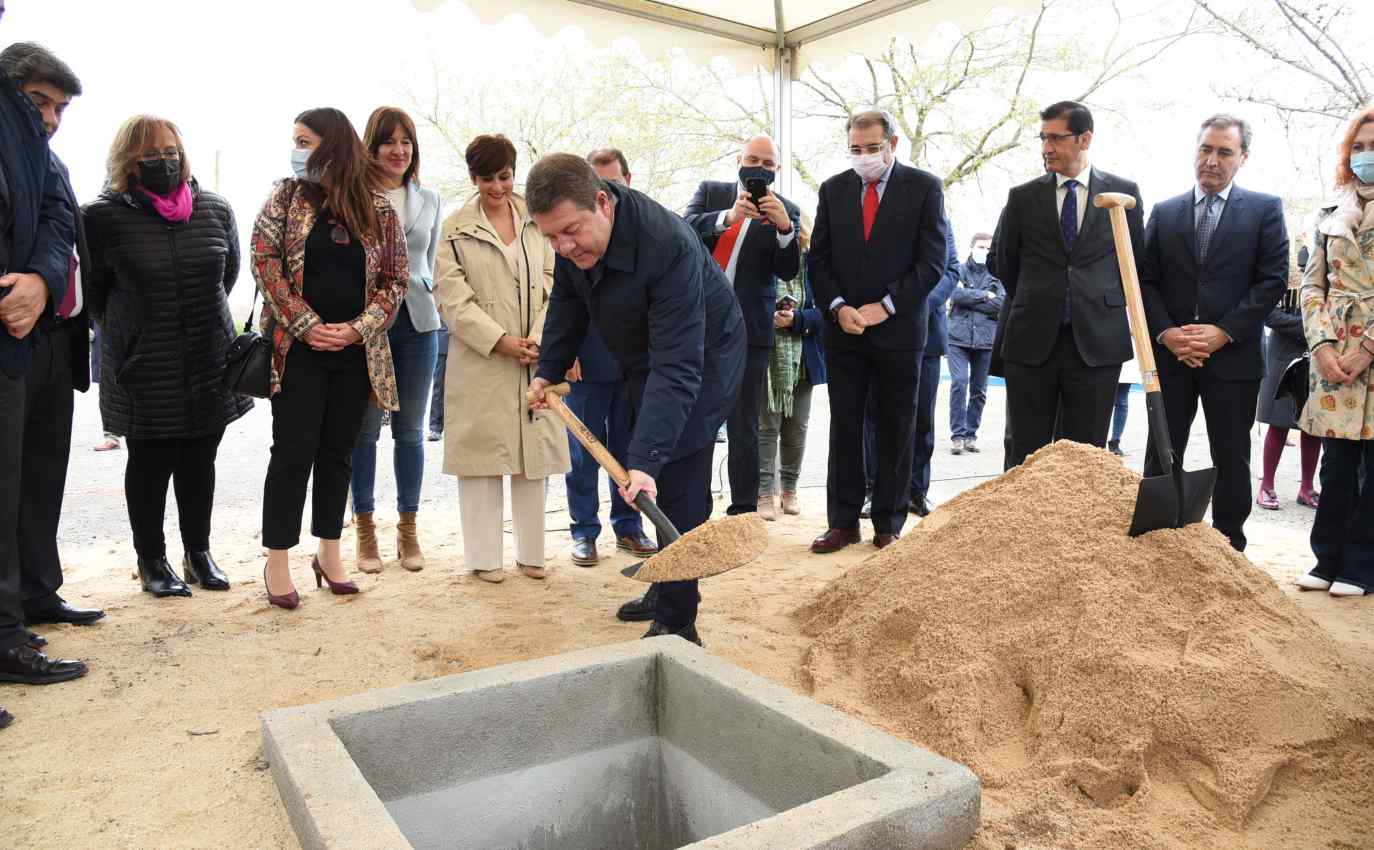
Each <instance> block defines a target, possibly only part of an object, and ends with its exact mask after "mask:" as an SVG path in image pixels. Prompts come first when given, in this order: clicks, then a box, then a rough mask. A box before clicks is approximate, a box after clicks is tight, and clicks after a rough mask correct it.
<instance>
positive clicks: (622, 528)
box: [563, 148, 658, 619]
mask: <svg viewBox="0 0 1374 850" xmlns="http://www.w3.org/2000/svg"><path fill="white" fill-rule="evenodd" d="M587 162H590V163H591V165H592V168H593V169H595V170H596V173H597V175H598V176H599V177H601V179H603V180H610V181H611V182H613V183H619V184H620V185H622V186H629V185H630V180H631V175H630V166H629V163H628V162H626V161H625V155H624V154H623V153H621V152H620V151H618V150H616V149H615V148H601V149H599V150H594V151H592V152H591V153H589V154H587ZM567 378H568V380H569V381H572V382H573V384H572V392H571V393H569V394H568V398H567V404H568V409H569V410H571V411H572V412H573V413H575V414H577V418H578V419H581V420H582V421H583V423H585V424H586V426H587V428H588V430H590V431H591V432H592V435H593V436H594V437H596V438H597V439H598V440H600V441H601V442H602V443H603V444H604V445H605V446H606V448H607V449H609V450H610V452H611V454H612V455H613V456H614V457H615V459H616V460H618V461H620V462H621V463H622V464H623V463H624V462H625V451H626V449H627V448H629V445H630V395H629V390H628V389H626V386H625V379H624V378H622V377H621V375H620V366H619V364H617V363H616V362H615V357H614V356H612V355H611V352H610V349H608V348H606V343H604V342H602V340H601V335H600V334H598V333H597V332H596V328H594V327H591V326H588V328H587V338H586V340H584V341H583V343H582V349H581V350H580V351H578V353H577V359H576V360H575V361H573V367H572V368H571V369H569V370H568V375H567ZM568 447H569V452H568V453H569V455H570V456H571V458H572V468H571V469H570V470H569V471H568V473H567V475H564V476H563V481H564V484H565V485H566V487H567V490H568V515H569V517H570V518H571V519H572V526H571V531H572V538H573V547H572V553H571V558H572V562H573V563H574V564H577V565H578V566H579V567H590V566H594V565H595V564H596V563H597V561H599V560H600V555H599V554H598V553H597V551H596V538H597V537H598V536H600V534H601V520H600V518H599V517H598V516H597V513H598V511H599V510H600V499H599V498H598V497H597V482H598V481H599V480H600V476H599V471H600V469H601V466H600V465H599V464H598V463H597V462H596V458H594V457H592V456H591V453H590V452H588V451H587V450H586V449H584V448H582V444H581V443H579V442H577V440H575V439H573V436H572V435H571V434H569V435H568ZM610 485H611V486H610V489H611V529H612V530H613V531H614V532H615V543H616V548H617V549H619V550H621V551H622V552H628V553H630V554H631V555H634V556H635V557H637V558H647V557H649V556H650V555H652V554H654V553H655V552H657V551H658V546H656V545H654V542H653V541H652V540H650V539H649V538H648V537H646V536H645V534H644V525H643V521H642V519H641V518H640V516H639V513H638V512H637V511H636V510H635V509H634V508H632V507H630V506H629V505H627V504H625V500H624V499H622V498H620V491H619V490H618V489H617V488H616V486H615V482H614V481H611V482H610ZM648 616H649V612H644V613H643V614H641V615H640V616H639V617H638V619H647V618H648Z"/></svg>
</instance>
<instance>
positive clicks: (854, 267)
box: [807, 110, 948, 554]
mask: <svg viewBox="0 0 1374 850" xmlns="http://www.w3.org/2000/svg"><path fill="white" fill-rule="evenodd" d="M845 134H846V135H847V137H848V141H849V156H850V162H851V164H852V168H850V169H847V170H845V171H843V172H841V173H840V174H837V175H835V176H833V177H831V178H830V179H828V180H826V181H825V182H824V183H823V184H821V190H820V198H819V202H818V205H817V208H816V228H815V231H814V232H813V233H812V236H811V250H810V251H809V252H808V254H807V260H808V263H809V265H808V268H809V270H810V272H811V284H812V288H813V289H814V291H815V294H816V305H817V306H818V307H821V308H822V309H824V310H826V311H827V313H828V315H829V319H830V320H829V323H828V325H827V329H826V335H825V349H826V350H825V366H826V370H827V372H828V373H829V396H830V459H829V467H828V469H827V473H826V518H827V522H828V525H829V527H828V528H827V530H826V532H825V533H824V534H822V535H821V536H820V537H818V538H816V539H815V540H814V541H812V543H811V551H812V552H816V553H818V554H824V553H827V552H836V551H838V550H840V549H843V548H844V547H846V546H849V545H850V544H853V543H858V542H859V541H860V540H861V539H862V536H861V534H860V531H859V514H860V511H861V510H862V508H863V503H864V452H863V445H864V438H863V430H864V409H865V402H866V401H867V399H868V394H869V390H870V388H872V389H873V390H874V392H875V395H876V404H877V410H876V414H877V415H876V417H875V425H876V427H875V435H874V436H875V440H874V456H875V457H874V466H875V467H876V469H875V470H874V484H873V504H872V522H873V531H874V537H873V545H874V546H876V547H878V548H879V549H882V548H884V547H886V546H888V545H890V544H891V543H892V542H894V541H895V540H896V539H897V538H898V536H899V535H900V534H901V531H902V526H903V524H904V523H905V521H906V516H907V506H908V500H909V489H908V488H909V486H910V483H911V467H912V451H913V442H914V434H915V431H914V428H915V417H916V390H917V387H918V385H919V383H920V378H921V360H922V355H923V352H924V349H925V346H926V333H927V327H926V326H927V321H928V315H929V306H928V304H927V296H928V295H930V293H931V291H932V290H933V289H935V286H936V284H938V283H939V281H940V278H941V276H942V275H943V274H944V273H945V269H946V265H947V260H948V254H947V247H948V243H947V241H946V240H947V237H946V226H945V201H944V191H943V189H942V188H941V186H940V180H939V178H937V177H936V176H935V175H933V174H930V173H928V172H925V171H922V170H920V169H918V168H913V167H911V166H907V165H903V164H902V163H900V162H898V161H897V157H896V146H897V130H896V123H895V122H894V121H893V119H892V116H891V115H890V114H888V113H887V112H882V111H877V110H872V111H867V112H860V113H858V114H856V115H854V116H852V117H850V119H849V120H848V121H847V122H846V123H845Z"/></svg>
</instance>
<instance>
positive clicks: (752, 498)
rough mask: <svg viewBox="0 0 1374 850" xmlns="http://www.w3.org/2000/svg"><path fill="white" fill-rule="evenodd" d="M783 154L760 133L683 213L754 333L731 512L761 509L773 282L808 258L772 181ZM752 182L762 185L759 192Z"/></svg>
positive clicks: (740, 406)
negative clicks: (734, 169) (732, 176)
mask: <svg viewBox="0 0 1374 850" xmlns="http://www.w3.org/2000/svg"><path fill="white" fill-rule="evenodd" d="M779 160H780V154H779V151H778V146H777V145H776V144H775V143H774V142H773V139H772V138H771V137H770V136H766V135H760V136H755V137H754V138H752V139H750V140H749V141H748V142H747V143H746V144H745V145H744V149H743V150H741V151H740V152H739V154H738V155H737V156H736V157H735V162H736V164H737V165H738V167H739V173H738V179H737V180H732V181H725V180H706V181H703V182H702V184H701V185H700V186H698V187H697V191H696V194H695V195H694V196H693V197H692V202H691V203H690V204H688V205H687V211H686V213H684V216H683V217H684V218H686V219H687V223H688V224H689V225H691V226H692V229H693V230H695V231H696V232H697V233H698V234H700V235H701V239H702V241H703V242H704V243H705V244H706V248H707V250H709V251H710V252H711V254H712V256H714V257H715V260H716V262H717V263H719V264H720V267H721V269H722V270H724V272H725V277H726V279H728V280H729V281H730V284H731V286H733V287H734V291H735V299H736V300H737V301H739V305H740V310H741V312H743V313H744V326H745V329H746V332H747V335H748V348H747V351H746V354H745V361H744V382H743V383H742V384H741V385H740V390H739V396H738V397H737V398H736V399H735V406H734V409H733V410H732V411H731V413H730V416H729V418H728V419H726V421H725V427H726V435H727V437H728V439H729V445H730V451H729V455H728V461H727V463H728V467H729V474H730V506H729V507H728V508H727V509H726V513H727V514H743V513H753V512H755V511H757V510H758V506H759V410H760V409H761V408H762V404H763V399H764V389H765V386H766V383H767V381H768V361H769V359H770V357H771V356H772V353H773V313H774V312H775V311H776V310H777V302H778V296H777V289H776V288H775V286H774V283H773V281H774V278H782V279H783V280H791V279H792V278H794V277H796V276H797V270H798V268H799V267H800V265H801V247H800V244H799V243H798V241H797V233H798V232H799V231H800V230H801V210H800V209H799V208H798V207H797V205H796V204H794V203H792V202H791V201H789V200H787V199H786V198H784V197H782V196H781V195H778V194H776V193H774V192H773V190H772V188H770V187H771V186H772V183H773V181H774V179H775V178H776V177H777V174H778V170H779V169H780V168H781V167H782V165H781V162H780V161H779ZM751 187H752V189H753V190H754V191H756V192H758V190H759V189H762V191H761V192H758V194H757V196H756V195H754V194H751ZM755 201H757V203H755Z"/></svg>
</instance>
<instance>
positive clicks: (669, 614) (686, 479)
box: [652, 443, 757, 631]
mask: <svg viewBox="0 0 1374 850" xmlns="http://www.w3.org/2000/svg"><path fill="white" fill-rule="evenodd" d="M715 448H716V447H715V444H714V443H708V444H706V445H705V446H703V447H702V448H700V449H698V450H697V451H695V452H693V453H692V454H690V455H687V456H686V457H684V458H681V459H679V460H675V461H673V462H672V463H669V464H668V465H667V466H665V467H663V469H662V470H661V471H660V472H659V474H658V478H657V479H656V483H657V484H658V499H657V502H658V506H659V508H660V509H662V511H663V514H664V516H666V517H668V521H669V522H671V523H672V524H673V527H674V528H676V529H677V530H678V532H679V533H681V534H686V533H687V532H688V531H690V530H692V529H693V528H696V527H697V526H699V525H701V524H702V523H704V522H706V520H708V519H710V518H711V459H712V458H713V457H714V454H715ZM755 454H757V451H756V452H755ZM755 474H757V473H755ZM658 545H659V548H663V547H664V546H667V545H668V541H667V540H664V539H663V537H662V535H659V537H658ZM652 589H653V604H654V619H655V620H657V621H658V622H660V623H662V624H663V625H665V626H667V627H668V628H669V629H672V630H674V631H676V630H678V629H681V628H685V627H686V626H690V625H691V624H693V623H695V622H696V620H697V605H698V604H699V603H700V602H701V593H700V592H699V591H698V589H697V582H696V581H695V580H693V581H668V582H659V583H657V584H654V585H652Z"/></svg>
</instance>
